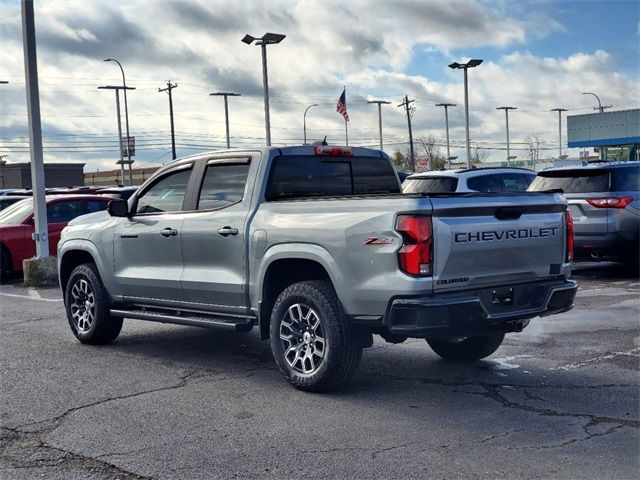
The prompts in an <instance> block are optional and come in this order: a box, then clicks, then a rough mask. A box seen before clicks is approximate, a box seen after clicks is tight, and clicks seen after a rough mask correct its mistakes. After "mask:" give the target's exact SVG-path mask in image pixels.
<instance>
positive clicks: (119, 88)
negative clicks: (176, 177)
mask: <svg viewBox="0 0 640 480" xmlns="http://www.w3.org/2000/svg"><path fill="white" fill-rule="evenodd" d="M98 90H115V91H116V116H117V117H118V142H119V150H120V160H119V161H118V164H119V165H120V175H121V177H122V185H123V186H124V164H125V163H126V162H125V161H124V158H123V154H122V120H121V115H120V90H124V91H125V92H126V91H127V90H135V87H121V86H113V85H106V86H104V87H98ZM127 150H129V145H128V144H127ZM131 180H132V178H131V163H129V184H131V185H132V184H133V183H132V181H131Z"/></svg>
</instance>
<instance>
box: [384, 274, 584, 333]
mask: <svg viewBox="0 0 640 480" xmlns="http://www.w3.org/2000/svg"><path fill="white" fill-rule="evenodd" d="M510 288H512V291H509V290H508V289H506V290H507V291H508V292H510V293H509V295H510V296H511V298H512V303H511V304H510V305H501V304H497V303H494V301H495V298H496V293H497V294H498V295H501V294H502V292H504V291H505V289H504V288H499V289H496V288H486V289H481V290H476V291H471V292H463V293H458V294H442V295H434V296H431V297H420V298H396V299H393V300H392V301H391V304H390V306H389V310H388V315H386V316H385V318H384V320H383V323H384V327H386V329H387V330H388V331H389V332H390V333H391V334H393V335H396V336H400V337H425V338H447V337H464V336H473V335H482V334H484V333H487V332H489V331H493V330H496V329H501V330H504V331H507V332H509V331H520V330H522V329H523V328H524V327H525V326H526V325H527V324H528V323H529V322H528V320H529V319H530V318H533V317H537V316H546V315H553V314H555V313H561V312H566V311H568V310H570V309H571V308H573V301H574V298H575V296H576V291H577V290H578V285H577V284H576V282H573V281H569V280H555V281H548V282H537V283H528V284H521V285H514V286H513V287H510Z"/></svg>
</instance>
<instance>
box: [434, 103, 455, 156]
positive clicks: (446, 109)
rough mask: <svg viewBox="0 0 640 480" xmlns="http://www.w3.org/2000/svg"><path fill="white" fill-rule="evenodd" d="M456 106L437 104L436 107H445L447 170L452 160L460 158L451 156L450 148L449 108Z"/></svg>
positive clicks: (452, 104)
mask: <svg viewBox="0 0 640 480" xmlns="http://www.w3.org/2000/svg"><path fill="white" fill-rule="evenodd" d="M456 106H457V105H456V104H455V103H436V107H444V125H445V129H446V131H447V168H451V160H455V159H456V158H458V157H452V156H451V149H450V147H449V107H456Z"/></svg>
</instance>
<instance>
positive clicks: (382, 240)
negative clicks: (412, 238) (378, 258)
mask: <svg viewBox="0 0 640 480" xmlns="http://www.w3.org/2000/svg"><path fill="white" fill-rule="evenodd" d="M390 243H393V238H392V237H367V238H366V239H365V241H364V245H389V244H390Z"/></svg>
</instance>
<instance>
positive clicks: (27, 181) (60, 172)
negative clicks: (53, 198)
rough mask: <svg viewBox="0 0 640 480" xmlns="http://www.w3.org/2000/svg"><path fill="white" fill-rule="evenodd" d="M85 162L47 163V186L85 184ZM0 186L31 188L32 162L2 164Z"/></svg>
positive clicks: (45, 171) (45, 173) (45, 165)
mask: <svg viewBox="0 0 640 480" xmlns="http://www.w3.org/2000/svg"><path fill="white" fill-rule="evenodd" d="M84 165H85V164H84V163H45V164H44V183H45V186H46V187H47V188H52V187H67V186H71V185H73V186H81V185H84V175H83V170H84ZM0 188H31V163H30V162H25V163H5V164H2V165H0Z"/></svg>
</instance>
